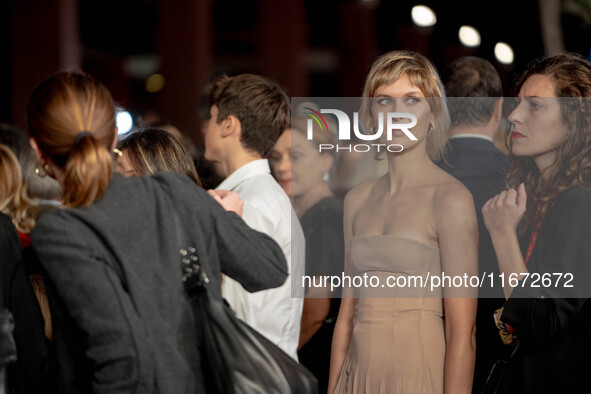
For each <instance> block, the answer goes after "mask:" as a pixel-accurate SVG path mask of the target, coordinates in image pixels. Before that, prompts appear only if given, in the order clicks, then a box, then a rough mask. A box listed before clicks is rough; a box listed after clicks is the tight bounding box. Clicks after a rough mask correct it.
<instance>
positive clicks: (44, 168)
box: [35, 163, 49, 178]
mask: <svg viewBox="0 0 591 394" xmlns="http://www.w3.org/2000/svg"><path fill="white" fill-rule="evenodd" d="M39 166H41V168H39ZM48 169H49V166H48V165H47V164H40V163H37V165H36V166H35V174H37V176H39V178H45V177H46V176H47V170H48Z"/></svg>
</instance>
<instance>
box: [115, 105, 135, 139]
mask: <svg viewBox="0 0 591 394" xmlns="http://www.w3.org/2000/svg"><path fill="white" fill-rule="evenodd" d="M115 121H116V123H117V130H118V131H117V132H118V134H125V133H127V132H129V130H131V128H132V127H133V119H132V118H131V114H130V113H129V112H127V111H125V110H122V111H119V112H117V118H116V120H115Z"/></svg>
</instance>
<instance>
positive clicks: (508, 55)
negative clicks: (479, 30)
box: [495, 42, 514, 64]
mask: <svg viewBox="0 0 591 394" xmlns="http://www.w3.org/2000/svg"><path fill="white" fill-rule="evenodd" d="M495 56H496V58H497V60H498V61H499V62H500V63H503V64H511V63H513V57H514V56H513V49H511V47H510V46H509V45H508V44H506V43H504V42H497V45H495Z"/></svg>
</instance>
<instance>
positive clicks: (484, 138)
mask: <svg viewBox="0 0 591 394" xmlns="http://www.w3.org/2000/svg"><path fill="white" fill-rule="evenodd" d="M459 138H480V139H483V140H486V141H490V142H494V141H493V140H492V138H490V137H489V136H488V135H484V134H474V133H463V134H456V135H452V136H451V137H449V139H450V140H453V139H459Z"/></svg>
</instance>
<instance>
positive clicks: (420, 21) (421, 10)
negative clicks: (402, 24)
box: [410, 5, 437, 27]
mask: <svg viewBox="0 0 591 394" xmlns="http://www.w3.org/2000/svg"><path fill="white" fill-rule="evenodd" d="M410 15H411V16H412V21H413V22H414V23H415V25H417V26H423V27H427V26H433V25H434V24H435V23H436V22H437V17H436V16H435V13H434V12H433V10H432V9H431V8H429V7H427V6H424V5H415V6H414V7H412V11H411V12H410Z"/></svg>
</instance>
